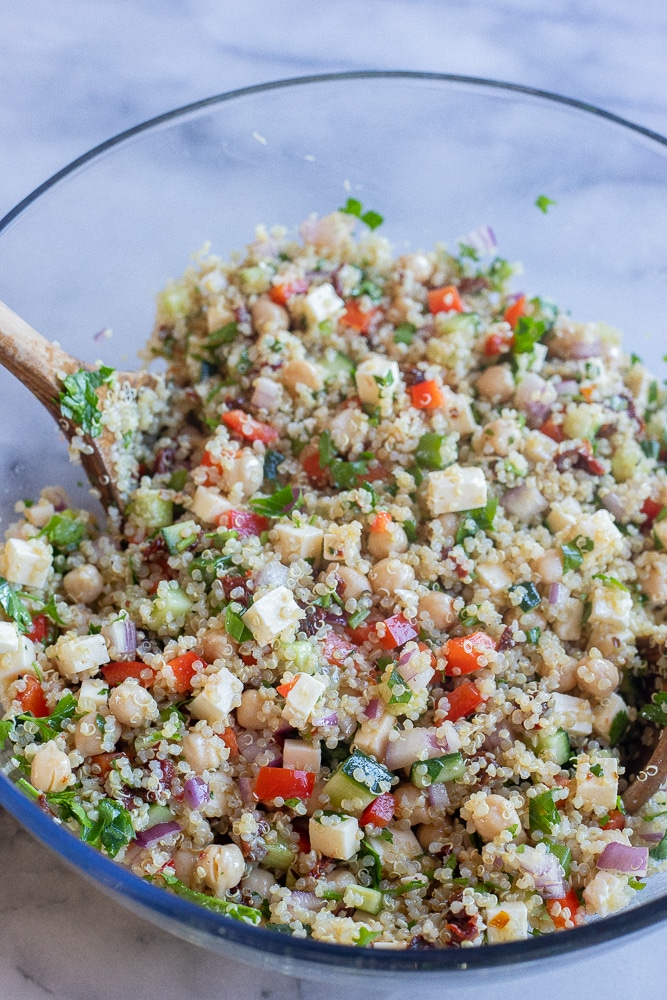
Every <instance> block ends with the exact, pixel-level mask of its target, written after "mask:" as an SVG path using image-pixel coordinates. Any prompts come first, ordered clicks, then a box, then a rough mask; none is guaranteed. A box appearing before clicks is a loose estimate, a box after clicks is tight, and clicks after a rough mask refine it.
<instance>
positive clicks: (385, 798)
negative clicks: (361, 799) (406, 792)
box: [359, 792, 396, 827]
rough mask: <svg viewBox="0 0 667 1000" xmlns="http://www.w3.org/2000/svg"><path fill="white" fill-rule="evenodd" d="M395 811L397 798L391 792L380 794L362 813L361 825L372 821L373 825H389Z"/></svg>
mask: <svg viewBox="0 0 667 1000" xmlns="http://www.w3.org/2000/svg"><path fill="white" fill-rule="evenodd" d="M395 811H396V799H395V798H394V796H393V795H392V794H391V792H385V793H384V794H383V795H378V797H377V798H376V799H375V801H373V802H371V803H370V805H367V806H366V808H365V809H364V811H363V812H362V814H361V819H360V820H359V825H360V826H367V825H368V824H369V823H372V824H373V826H382V827H383V826H389V824H390V823H391V821H392V819H393V818H394V812H395Z"/></svg>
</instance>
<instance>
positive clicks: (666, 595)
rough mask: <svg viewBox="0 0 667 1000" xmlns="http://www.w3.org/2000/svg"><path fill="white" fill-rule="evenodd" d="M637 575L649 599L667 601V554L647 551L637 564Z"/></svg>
mask: <svg viewBox="0 0 667 1000" xmlns="http://www.w3.org/2000/svg"><path fill="white" fill-rule="evenodd" d="M637 576H638V577H639V582H640V584H641V587H642V590H643V591H644V593H645V594H646V596H647V597H648V599H649V601H654V602H655V603H656V604H664V603H665V602H666V601H667V555H665V554H664V553H663V552H649V553H646V558H645V559H644V560H643V561H642V562H641V563H640V564H638V565H637Z"/></svg>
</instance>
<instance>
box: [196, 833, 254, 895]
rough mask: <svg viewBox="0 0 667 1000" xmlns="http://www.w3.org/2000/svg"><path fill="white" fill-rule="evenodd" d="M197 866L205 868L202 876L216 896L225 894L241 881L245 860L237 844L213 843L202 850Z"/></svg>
mask: <svg viewBox="0 0 667 1000" xmlns="http://www.w3.org/2000/svg"><path fill="white" fill-rule="evenodd" d="M197 868H198V869H199V868H201V869H203V875H202V878H203V880H204V882H205V884H206V885H207V886H208V887H209V889H212V890H213V892H214V893H215V895H216V896H224V894H225V893H226V892H227V890H228V889H233V888H234V886H235V885H238V884H239V882H240V881H241V878H242V877H243V873H244V871H245V861H244V860H243V855H242V854H241V851H240V849H239V848H238V847H237V846H236V844H211V846H210V847H205V848H204V850H203V851H200V853H199V857H198V858H197Z"/></svg>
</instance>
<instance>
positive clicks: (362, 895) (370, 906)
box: [343, 885, 383, 915]
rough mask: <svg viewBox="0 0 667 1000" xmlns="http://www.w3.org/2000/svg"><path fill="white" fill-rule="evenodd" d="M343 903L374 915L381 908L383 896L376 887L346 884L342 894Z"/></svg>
mask: <svg viewBox="0 0 667 1000" xmlns="http://www.w3.org/2000/svg"><path fill="white" fill-rule="evenodd" d="M343 903H344V904H345V906H353V907H355V909H357V910H365V912H366V913H372V914H373V915H375V914H377V913H379V912H380V910H381V909H382V904H383V896H382V893H381V892H379V891H378V890H377V889H371V887H370V886H367V885H348V886H347V887H346V888H345V893H344V894H343Z"/></svg>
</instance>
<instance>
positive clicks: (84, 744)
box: [74, 712, 121, 757]
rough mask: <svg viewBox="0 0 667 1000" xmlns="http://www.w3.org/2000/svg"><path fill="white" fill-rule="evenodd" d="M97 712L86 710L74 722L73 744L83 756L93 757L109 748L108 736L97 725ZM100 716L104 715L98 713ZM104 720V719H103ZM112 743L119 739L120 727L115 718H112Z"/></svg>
mask: <svg viewBox="0 0 667 1000" xmlns="http://www.w3.org/2000/svg"><path fill="white" fill-rule="evenodd" d="M98 715H99V713H98V712H86V714H85V715H84V716H83V717H82V718H80V719H79V721H78V722H77V724H76V730H75V732H74V746H75V747H76V749H77V750H78V751H79V753H81V754H83V756H84V757H95V756H96V755H97V754H98V753H104V752H105V751H107V750H110V749H111V747H110V746H109V740H110V737H109V736H108V735H107V733H106V730H105V729H100V727H99V726H98ZM100 718H104V716H102V715H100ZM105 721H106V720H105ZM113 723H114V726H113V743H114V745H115V744H116V743H117V742H118V740H119V739H120V733H121V727H120V725H119V724H118V722H117V720H116V719H114V720H113Z"/></svg>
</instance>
